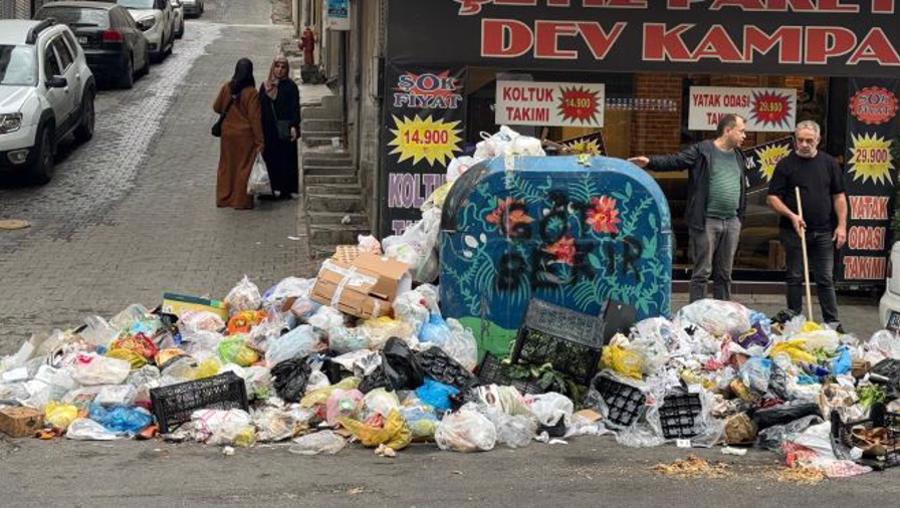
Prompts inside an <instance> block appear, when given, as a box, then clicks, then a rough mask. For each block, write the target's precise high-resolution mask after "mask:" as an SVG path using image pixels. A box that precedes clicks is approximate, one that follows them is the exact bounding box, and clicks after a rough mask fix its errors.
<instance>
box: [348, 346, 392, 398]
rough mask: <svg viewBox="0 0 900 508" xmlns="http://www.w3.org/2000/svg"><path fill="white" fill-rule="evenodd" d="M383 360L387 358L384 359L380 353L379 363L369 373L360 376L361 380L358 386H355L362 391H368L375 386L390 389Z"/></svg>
mask: <svg viewBox="0 0 900 508" xmlns="http://www.w3.org/2000/svg"><path fill="white" fill-rule="evenodd" d="M385 362H387V360H385V359H384V355H381V365H379V366H378V367H377V368H376V369H375V370H373V371H372V373H371V374H369V375H368V376H365V377H364V378H362V381H360V383H359V386H357V387H356V388H357V389H358V390H359V391H361V392H362V393H369V392H371V391H372V390H374V389H376V388H388V389H391V386H390V384H389V383H388V380H387V376H386V375H385V373H384V364H385Z"/></svg>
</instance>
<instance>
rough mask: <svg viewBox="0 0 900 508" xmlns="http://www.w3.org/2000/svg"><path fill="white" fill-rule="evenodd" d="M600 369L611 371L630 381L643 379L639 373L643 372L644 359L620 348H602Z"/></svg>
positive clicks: (616, 346) (614, 346) (637, 354)
mask: <svg viewBox="0 0 900 508" xmlns="http://www.w3.org/2000/svg"><path fill="white" fill-rule="evenodd" d="M600 367H601V368H604V369H612V370H614V371H616V372H618V373H619V374H622V375H623V376H626V377H630V378H632V379H643V375H642V374H641V372H642V371H643V370H644V357H643V356H641V355H640V354H639V353H636V352H634V351H630V350H628V349H625V348H624V347H622V346H619V345H609V346H606V347H604V348H603V353H602V354H601V356H600Z"/></svg>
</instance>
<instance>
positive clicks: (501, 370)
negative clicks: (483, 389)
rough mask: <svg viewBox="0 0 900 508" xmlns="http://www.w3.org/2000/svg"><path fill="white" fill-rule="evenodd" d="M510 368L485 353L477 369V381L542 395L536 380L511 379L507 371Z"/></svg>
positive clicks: (482, 383) (542, 391) (523, 392)
mask: <svg viewBox="0 0 900 508" xmlns="http://www.w3.org/2000/svg"><path fill="white" fill-rule="evenodd" d="M510 367H511V366H509V365H505V364H504V363H503V360H502V359H500V358H497V357H496V356H494V355H492V354H490V353H487V354H485V355H484V359H483V360H481V365H479V367H478V381H479V384H481V385H491V384H494V385H501V386H512V387H514V388H515V389H517V390H519V393H522V394H526V393H530V394H533V395H537V394H540V393H544V390H543V389H542V388H541V386H540V384H539V383H538V380H537V379H516V378H513V377H512V376H511V375H510V373H509V371H508V369H509V368H510Z"/></svg>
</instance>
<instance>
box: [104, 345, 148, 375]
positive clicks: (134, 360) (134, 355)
mask: <svg viewBox="0 0 900 508" xmlns="http://www.w3.org/2000/svg"><path fill="white" fill-rule="evenodd" d="M106 356H108V357H110V358H116V359H119V360H125V361H126V362H128V363H129V364H131V370H137V369H140V368H141V367H143V366H144V365H147V359H146V358H144V357H143V356H141V355H140V354H139V353H138V352H136V351H134V350H131V349H125V348H115V349H110V350H109V351H107V353H106Z"/></svg>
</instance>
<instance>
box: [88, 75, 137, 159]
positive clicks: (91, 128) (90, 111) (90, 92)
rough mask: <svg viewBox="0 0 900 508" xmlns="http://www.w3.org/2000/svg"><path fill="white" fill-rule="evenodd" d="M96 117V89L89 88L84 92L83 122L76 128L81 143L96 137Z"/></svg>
mask: <svg viewBox="0 0 900 508" xmlns="http://www.w3.org/2000/svg"><path fill="white" fill-rule="evenodd" d="M129 67H130V66H129ZM132 82H133V81H132ZM96 119H97V116H96V114H95V112H94V91H93V90H87V91H86V92H85V94H84V99H82V101H81V123H80V124H78V128H76V129H75V139H76V140H77V141H78V142H79V143H85V142H87V141H89V140H90V139H91V138H92V137H94V122H95V121H96Z"/></svg>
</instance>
